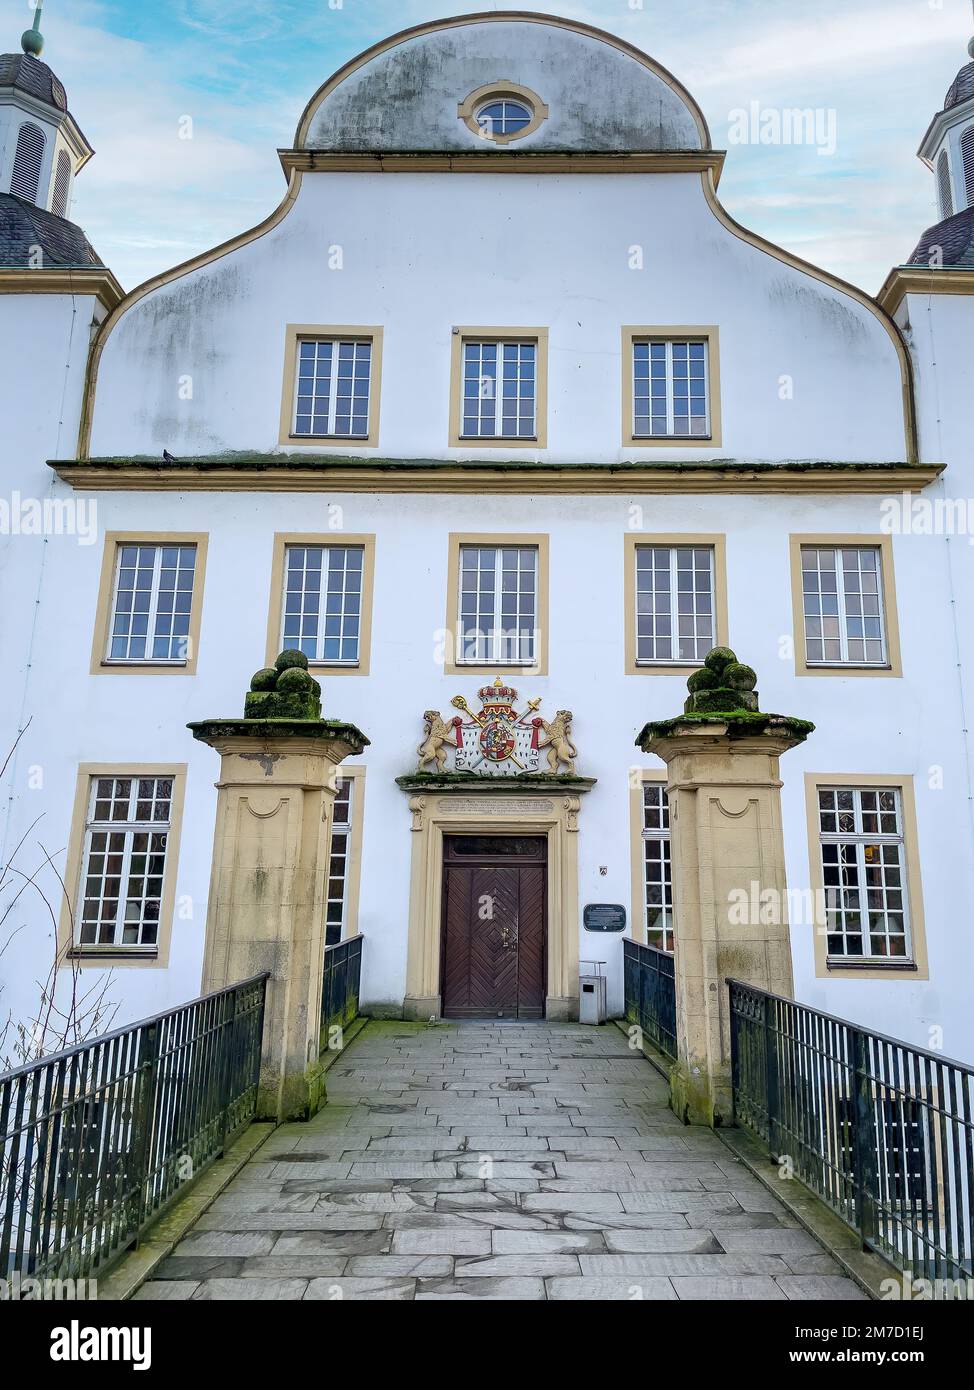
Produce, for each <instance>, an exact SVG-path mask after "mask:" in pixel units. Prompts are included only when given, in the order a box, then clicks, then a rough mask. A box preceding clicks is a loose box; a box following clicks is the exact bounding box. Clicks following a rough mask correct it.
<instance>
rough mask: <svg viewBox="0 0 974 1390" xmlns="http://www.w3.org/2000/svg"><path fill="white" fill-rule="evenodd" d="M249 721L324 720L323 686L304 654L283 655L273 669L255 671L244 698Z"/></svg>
mask: <svg viewBox="0 0 974 1390" xmlns="http://www.w3.org/2000/svg"><path fill="white" fill-rule="evenodd" d="M244 718H245V719H320V718H321V686H320V685H319V684H318V682H317V681H316V680H315V678H314V676H313V675H312V674H311V672H310V671H309V670H308V658H307V657H306V656H305V654H304V652H299V651H294V650H287V651H283V652H281V654H280V656H279V657H278V658H277V660H276V661H275V662H274V665H273V666H264V667H262V668H261V670H259V671H255V672H254V675H253V677H252V678H251V682H250V689H249V691H248V692H247V694H246V696H245V698H244Z"/></svg>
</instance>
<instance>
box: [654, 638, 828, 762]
mask: <svg viewBox="0 0 974 1390" xmlns="http://www.w3.org/2000/svg"><path fill="white" fill-rule="evenodd" d="M757 681H758V678H757V673H756V672H755V670H754V669H753V667H751V666H747V665H745V663H744V662H743V661H738V659H737V653H736V652H733V651H731V649H730V647H713V648H712V649H711V650H710V651H709V652H708V653H707V655H706V657H705V658H704V663H703V666H702V667H701V668H700V670H698V671H694V672H693V673H692V675H690V676H689V677H688V679H687V690H688V692H689V694H688V695H687V699H686V701H685V703H684V706H683V713H682V714H678V715H675V716H674V717H673V718H672V719H662V720H656V721H654V722H653V723H650V724H647V725H646V726H645V727H644V728H643V729H642V730H641V732H640V733H639V736H638V737H637V739H636V747H637V748H642V749H643V751H644V752H646V751H649V750H648V748H647V744H648V743H649V742H650V740H651V739H654V738H659V737H661V736H664V735H666V734H671V733H673V732H674V731H675V730H676V729H678V728H680V727H681V726H685V727H687V728H692V727H693V726H694V725H701V724H720V725H722V726H723V728H724V731H725V732H726V733H727V734H728V736H729V737H731V738H741V737H744V736H746V735H747V734H760V733H764V732H778V733H783V734H789V735H791V736H792V737H794V738H797V739H799V740H800V739H804V738H807V736H808V735H809V734H810V733H811V732H812V731H813V729H814V728H815V725H814V724H811V723H809V721H808V720H807V719H793V718H791V717H790V716H789V715H784V714H766V713H764V712H763V711H762V710H761V709H760V705H759V699H758V692H757V691H756V690H755V688H754V687H755V686H756V685H757Z"/></svg>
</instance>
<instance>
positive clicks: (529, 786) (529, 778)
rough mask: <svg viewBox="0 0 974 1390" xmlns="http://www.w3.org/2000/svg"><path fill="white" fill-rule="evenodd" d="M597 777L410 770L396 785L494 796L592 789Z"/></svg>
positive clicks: (412, 792)
mask: <svg viewBox="0 0 974 1390" xmlns="http://www.w3.org/2000/svg"><path fill="white" fill-rule="evenodd" d="M596 780H597V779H596V778H595V777H577V776H575V775H574V774H573V773H571V772H516V773H514V774H513V775H512V776H510V777H500V776H498V777H480V776H478V774H477V773H476V772H410V773H406V775H405V776H404V777H397V778H396V786H397V787H399V788H400V789H401V790H402V791H404V792H408V793H409V794H410V795H411V796H415V795H416V794H417V793H420V792H455V791H467V792H469V791H474V790H476V791H480V792H488V793H490V794H491V795H495V794H496V793H498V792H500V793H504V792H507V793H510V794H511V795H523V793H524V792H549V793H550V792H555V793H557V792H569V793H576V792H588V791H591V790H592V788H593V787H594V786H595V783H596Z"/></svg>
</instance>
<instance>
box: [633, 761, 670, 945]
mask: <svg viewBox="0 0 974 1390" xmlns="http://www.w3.org/2000/svg"><path fill="white" fill-rule="evenodd" d="M640 836H641V845H642V857H643V884H644V887H645V897H644V910H645V927H646V943H647V945H649V946H655V947H656V948H657V950H660V951H672V950H673V871H672V864H671V860H670V808H669V800H668V797H667V792H666V783H665V782H644V783H643V786H642V829H641V832H640Z"/></svg>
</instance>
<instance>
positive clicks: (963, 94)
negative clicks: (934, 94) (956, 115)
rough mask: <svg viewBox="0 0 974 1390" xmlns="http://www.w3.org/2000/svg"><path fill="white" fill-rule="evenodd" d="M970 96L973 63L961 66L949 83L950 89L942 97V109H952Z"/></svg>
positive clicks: (973, 91) (973, 81)
mask: <svg viewBox="0 0 974 1390" xmlns="http://www.w3.org/2000/svg"><path fill="white" fill-rule="evenodd" d="M970 97H974V63H968V64H967V67H965V68H961V70H960V72H959V73H958V74H957V76H956V77H955V78H954V80H953V82H952V83H951V84H950V90H949V92H948V93H947V95H946V96H945V97H944V110H945V111H952V110H953V108H954V107H955V106H960V105H961V103H962V102H965V101H967V100H969V98H970Z"/></svg>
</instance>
